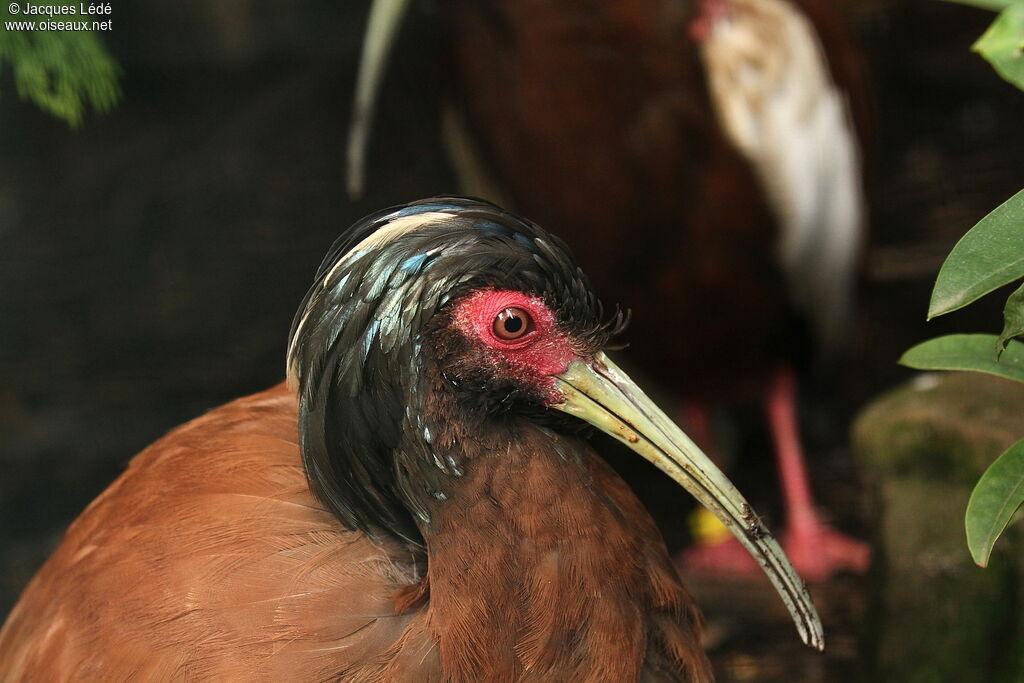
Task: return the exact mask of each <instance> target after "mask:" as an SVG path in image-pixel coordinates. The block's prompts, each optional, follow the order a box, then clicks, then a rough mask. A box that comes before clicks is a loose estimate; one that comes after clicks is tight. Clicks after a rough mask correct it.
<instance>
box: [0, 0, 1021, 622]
mask: <svg viewBox="0 0 1024 683" xmlns="http://www.w3.org/2000/svg"><path fill="white" fill-rule="evenodd" d="M844 6H845V11H846V13H847V16H848V17H849V20H850V22H851V26H852V28H853V30H854V32H855V33H856V34H857V36H858V37H859V39H860V41H861V43H862V45H863V48H864V50H865V53H866V56H867V57H866V58H867V62H868V65H869V69H870V82H871V87H872V94H873V97H874V103H873V105H874V113H875V133H876V134H875V139H874V141H873V144H872V147H871V150H870V155H869V156H870V159H871V164H870V169H871V177H870V182H869V186H870V189H871V194H872V210H871V213H872V231H873V235H872V245H871V249H870V251H869V254H868V258H867V263H866V275H865V285H864V290H863V298H862V314H861V316H860V324H859V325H858V330H857V333H856V338H855V339H854V340H853V341H854V344H853V347H854V351H853V354H852V356H851V358H850V360H849V363H848V365H847V367H846V372H845V375H846V381H845V382H844V384H843V385H842V386H843V389H842V392H841V394H840V395H839V396H838V398H840V399H841V400H840V405H841V409H840V410H839V412H838V413H837V414H838V417H837V418H836V419H835V420H834V421H833V423H832V424H834V425H838V426H836V427H833V428H832V429H831V431H832V437H833V438H832V441H833V442H834V443H833V444H832V445H833V446H835V444H836V443H838V444H839V446H840V447H839V448H838V455H836V454H835V452H836V448H832V449H831V452H833V455H831V456H829V458H830V459H826V465H825V467H824V469H823V471H822V472H819V473H817V474H816V477H817V478H818V479H819V480H821V479H824V480H825V481H826V484H827V482H828V480H829V477H832V478H833V479H838V478H840V477H842V478H843V480H844V481H845V482H847V483H845V484H843V485H842V486H838V487H837V488H836V496H839V497H840V498H841V499H842V500H846V499H850V504H849V505H847V506H844V509H843V512H841V513H839V514H838V516H839V517H840V518H842V517H843V515H844V514H845V515H846V516H847V517H850V518H851V521H850V522H849V525H852V527H853V528H854V529H855V530H858V527H859V530H860V531H862V532H863V531H864V525H865V524H867V520H868V518H867V517H866V516H865V515H864V514H863V512H864V511H862V510H859V509H858V508H857V501H856V500H855V499H854V498H855V494H856V488H855V485H854V488H853V489H851V488H850V486H851V485H850V484H849V482H848V480H849V479H851V478H852V479H853V480H854V481H855V476H854V474H853V473H852V472H851V470H850V464H849V462H850V461H849V458H843V452H842V451H843V449H842V447H841V446H842V444H844V443H845V429H846V421H847V419H848V418H849V416H850V415H851V414H852V413H853V412H854V411H855V410H856V408H857V407H858V406H860V405H862V404H863V403H865V402H866V401H867V400H869V399H870V397H871V396H873V395H875V394H877V393H878V392H880V391H882V390H884V389H886V388H887V387H890V386H892V385H894V384H895V383H897V382H898V381H899V380H900V379H901V378H904V377H906V376H909V371H907V370H905V369H901V368H900V367H898V366H897V365H896V362H895V361H896V359H897V358H898V356H899V354H900V353H901V352H902V351H903V350H905V349H906V348H907V347H909V346H910V345H912V344H913V343H915V342H917V341H920V340H922V339H924V338H926V337H929V336H933V335H937V334H940V333H943V332H949V331H956V330H962V331H968V330H971V331H996V330H998V328H999V326H1000V318H999V309H1000V302H999V301H998V300H996V299H995V298H993V297H990V299H992V301H989V302H987V303H985V304H984V305H981V306H978V307H975V308H973V309H970V310H969V311H967V312H965V313H961V314H957V315H955V316H949V319H941V320H939V321H937V322H934V323H930V324H929V325H927V326H926V325H925V324H924V312H925V309H926V307H927V302H928V295H929V292H930V286H931V282H932V280H933V279H934V275H935V273H936V272H937V269H938V266H939V265H940V264H941V261H942V258H943V257H944V255H945V254H946V252H947V251H948V250H949V248H950V247H951V246H952V245H953V243H954V242H955V241H956V239H957V238H958V237H959V236H960V235H961V234H962V233H963V232H964V231H965V230H966V229H967V228H968V227H970V226H971V225H973V224H974V222H976V221H977V220H978V219H980V218H981V217H982V216H984V215H985V214H986V213H987V212H988V211H989V210H991V209H992V208H994V207H995V206H996V205H998V204H999V203H1000V202H1002V201H1003V200H1005V199H1006V198H1008V197H1009V196H1011V195H1012V194H1013V193H1014V192H1015V191H1017V190H1018V189H1020V186H1021V184H1022V174H1021V173H1020V167H1021V154H1020V152H1021V150H1022V149H1024V147H1022V144H1021V143H1022V142H1024V127H1022V126H1021V125H1020V123H1021V121H1024V95H1022V94H1021V93H1019V92H1018V91H1016V90H1015V89H1014V88H1013V87H1012V86H1010V85H1008V84H1007V83H1005V82H1003V81H1002V80H1001V79H1000V78H999V77H998V76H997V75H995V73H994V72H993V71H992V70H991V69H990V68H989V67H988V65H987V64H986V63H985V62H984V61H983V60H981V58H980V57H978V56H977V55H974V54H972V53H971V52H969V47H970V45H971V43H972V42H973V41H974V40H975V39H976V38H977V36H978V35H980V34H981V32H982V31H983V30H984V28H985V26H986V25H987V23H988V22H989V21H991V18H992V16H993V15H992V14H990V13H988V12H984V11H980V10H972V9H967V8H962V7H958V6H956V5H952V4H947V3H943V2H937V1H932V0H914V1H906V2H896V1H892V2H884V1H881V0H879V1H876V2H864V3H856V2H853V1H852V0H851V1H849V2H846V3H845V4H844ZM366 9H367V8H366V5H365V3H362V2H359V3H351V2H350V3H337V2H330V1H328V0H303V1H302V2H284V0H278V1H276V2H256V1H255V0H231V1H230V2H229V1H225V2H219V3H210V6H208V7H203V6H195V7H191V6H189V5H188V4H187V3H180V2H171V1H169V0H153V1H151V2H148V3H124V4H120V3H119V4H118V5H117V6H116V7H114V13H113V15H112V19H113V21H114V24H113V25H114V30H113V31H112V32H110V33H106V34H104V35H103V38H104V40H105V41H106V42H107V45H108V47H109V48H110V49H111V51H112V52H113V54H114V56H115V58H116V59H117V60H118V62H119V63H120V65H121V66H122V68H123V76H124V79H123V85H124V99H123V101H122V102H121V104H120V105H119V106H118V107H117V109H115V110H114V111H113V112H112V113H110V114H109V115H106V116H103V117H99V118H97V117H91V118H90V119H89V120H87V121H86V123H85V125H84V126H83V127H82V128H81V130H79V131H72V130H70V129H69V128H68V127H67V126H66V125H65V124H63V123H61V122H59V121H56V120H53V119H51V118H49V117H48V116H46V115H45V114H42V113H41V112H39V111H38V110H37V109H35V108H34V107H33V106H31V105H29V104H27V103H23V102H20V101H19V100H18V98H17V96H16V93H15V91H14V88H13V83H12V79H11V75H10V72H9V69H7V70H5V71H3V72H2V73H0V93H2V98H0V615H4V614H6V612H7V611H8V609H9V608H10V606H11V605H12V604H13V602H14V600H15V599H16V597H17V594H18V591H19V590H20V589H21V587H22V586H23V585H24V584H25V582H26V581H27V580H28V579H29V578H30V577H31V575H32V573H33V572H34V571H35V570H36V569H37V568H38V566H39V565H40V564H41V563H42V561H43V560H44V558H45V556H46V554H47V553H48V552H49V551H50V550H52V548H53V547H54V546H55V544H56V543H57V542H58V540H59V538H60V534H61V532H62V530H63V528H64V527H65V526H66V525H67V523H68V522H70V520H72V519H73V518H74V517H75V515H77V514H78V512H79V511H80V510H81V509H82V508H83V507H84V506H85V505H86V504H87V503H88V502H89V501H90V500H91V499H92V498H93V497H94V496H95V495H97V494H98V493H99V492H100V491H101V490H102V489H103V488H104V487H105V486H106V485H107V484H108V483H109V482H110V480H111V479H113V478H114V477H115V476H116V475H117V473H118V472H119V471H121V469H122V468H123V467H124V465H125V463H126V462H127V461H128V459H129V458H130V457H131V456H132V455H133V454H134V453H136V452H137V451H138V450H140V449H141V448H143V447H144V446H145V445H146V444H148V443H149V442H151V441H153V440H154V439H155V438H156V437H158V436H159V435H161V434H162V433H164V432H165V431H166V430H167V429H169V428H171V427H173V426H175V425H177V424H179V423H181V422H183V421H185V420H187V419H189V418H192V417H194V416H196V415H198V414H200V413H202V412H203V411H205V410H208V409H209V408H212V407H214V406H216V405H218V404H220V403H222V402H224V401H226V400H228V399H231V398H234V397H237V396H239V395H243V394H247V393H251V392H253V391H257V390H259V389H262V388H264V387H266V386H269V385H271V384H274V383H276V382H278V381H279V380H280V379H281V378H282V375H283V369H284V344H285V339H286V336H287V332H288V328H289V324H290V321H291V317H292V314H293V313H294V309H295V307H296V306H297V304H298V302H299V300H300V299H301V296H302V294H303V293H304V291H305V289H306V287H307V285H308V284H309V282H310V281H311V278H312V275H313V272H314V270H315V268H316V266H317V264H318V263H319V260H320V258H321V257H322V255H323V253H324V252H325V251H326V249H327V247H328V245H329V244H330V243H331V242H332V241H333V239H334V238H335V237H336V236H337V235H338V234H339V233H340V232H341V231H342V230H343V229H344V228H345V227H347V226H348V225H349V224H350V223H351V222H352V221H354V220H355V219H357V218H359V217H361V216H362V215H364V214H366V213H369V212H370V211H373V210H376V209H378V208H381V207H383V206H387V205H391V204H395V203H399V202H405V201H409V200H412V199H415V198H419V197H423V196H427V195H431V194H438V193H447V192H452V191H455V190H456V189H457V188H456V185H455V181H454V177H453V174H452V173H451V170H450V169H449V167H448V165H447V162H446V160H445V157H444V154H443V151H442V148H441V145H440V141H439V135H438V127H439V126H438V107H437V93H438V92H440V91H442V90H443V85H444V73H443V69H442V67H441V66H440V60H437V59H434V57H435V56H436V55H437V53H438V50H439V48H440V46H441V44H442V41H443V28H444V22H443V21H442V20H441V18H440V17H439V16H438V15H437V10H436V8H435V7H434V6H432V5H431V4H430V3H421V4H420V5H418V6H416V7H415V8H414V10H413V14H412V18H411V20H410V21H408V22H407V24H406V26H405V28H404V29H403V31H402V40H401V45H400V47H399V49H398V51H397V54H396V55H395V57H394V58H393V60H392V63H391V68H390V70H389V75H388V77H387V80H386V82H385V88H384V93H383V97H382V101H381V103H380V107H379V116H378V119H377V125H376V129H375V132H374V135H373V137H372V141H371V146H370V160H371V161H370V171H369V174H368V183H369V191H368V193H367V195H366V197H365V198H364V199H363V200H362V201H359V202H351V201H349V199H348V198H347V197H346V195H345V192H344V169H343V158H344V156H343V147H344V138H345V134H346V129H347V122H348V114H349V106H350V94H351V92H352V87H353V79H354V70H355V65H356V58H357V55H358V50H359V44H360V39H361V34H362V31H363V26H364V21H365V14H366ZM547 227H549V228H550V229H552V230H553V231H555V232H557V230H558V227H557V226H547ZM606 297H607V298H613V293H611V296H608V295H606ZM833 398H835V397H833ZM825 440H826V441H827V439H825ZM829 463H832V464H831V465H830V464H829ZM769 471H770V470H769ZM741 484H742V482H741ZM741 488H742V485H741ZM851 491H852V493H851ZM825 495H826V496H827V495H828V487H827V486H826V493H825ZM843 496H846V498H845V499H844V498H842V497H843ZM829 502H830V503H832V504H834V503H835V501H829ZM840 502H842V501H840ZM651 504H652V505H657V501H656V500H655V501H652V503H651ZM670 541H671V542H672V543H673V545H677V544H678V542H681V538H679V539H677V538H674V537H673V538H671V539H670Z"/></svg>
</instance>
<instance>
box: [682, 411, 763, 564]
mask: <svg viewBox="0 0 1024 683" xmlns="http://www.w3.org/2000/svg"><path fill="white" fill-rule="evenodd" d="M679 417H680V422H681V423H682V425H683V428H684V429H686V432H687V433H688V434H689V435H690V438H692V439H693V440H694V442H695V443H696V444H697V445H698V446H700V447H701V449H702V450H703V451H704V452H705V453H707V454H708V456H709V457H710V458H711V459H712V460H714V461H715V462H716V463H717V464H718V465H719V466H721V460H720V459H719V455H718V452H717V448H716V447H715V439H714V433H713V431H712V429H711V420H710V418H709V415H708V410H707V407H706V406H704V405H702V404H700V403H692V402H688V403H685V404H683V407H682V410H681V411H680V415H679ZM690 525H691V527H694V545H693V546H691V547H689V548H687V549H686V550H684V551H682V552H681V553H680V554H679V555H678V556H677V557H676V561H677V562H678V563H679V566H680V567H681V568H682V569H683V570H684V571H686V572H695V573H699V574H730V575H733V576H750V577H756V576H758V575H760V574H761V568H760V567H759V566H758V564H757V562H755V561H754V559H753V558H752V557H751V556H750V554H749V553H748V552H747V551H746V549H745V548H744V547H743V546H742V545H741V544H740V542H739V541H737V540H736V539H735V538H734V537H733V535H732V533H730V532H729V530H728V529H726V528H725V527H724V526H722V525H721V523H719V522H718V520H716V519H714V516H713V515H712V514H711V513H710V512H708V511H707V510H705V509H704V508H697V510H696V511H694V512H693V513H692V514H691V516H690ZM701 529H703V533H702V532H701Z"/></svg>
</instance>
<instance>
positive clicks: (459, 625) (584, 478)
mask: <svg viewBox="0 0 1024 683" xmlns="http://www.w3.org/2000/svg"><path fill="white" fill-rule="evenodd" d="M516 431H517V432H518V440H517V441H516V442H514V443H513V444H512V445H511V446H507V447H502V448H500V449H493V448H488V447H487V446H486V445H484V444H481V443H480V442H473V443H474V444H475V447H476V449H477V452H475V453H472V452H470V453H466V454H465V455H466V459H465V460H464V462H465V473H464V475H463V476H462V477H461V478H459V479H458V481H457V483H456V484H455V485H454V489H453V490H452V493H451V495H450V496H449V497H448V499H447V500H446V501H443V502H439V503H438V504H437V506H436V509H435V510H434V511H433V513H432V518H431V522H430V524H429V525H427V526H426V528H424V536H425V539H426V542H427V549H428V554H429V569H428V580H429V584H430V605H429V615H428V624H429V628H430V629H431V630H432V631H433V632H434V634H435V635H436V637H437V638H438V641H439V645H440V656H441V665H442V668H443V670H444V671H445V673H446V675H448V676H449V677H450V678H452V679H454V680H512V679H515V680H522V679H524V678H525V679H527V680H530V679H533V680H580V681H584V680H587V681H589V680H608V681H626V680H636V679H637V678H638V677H639V676H640V674H641V672H647V673H651V672H662V673H665V674H668V676H669V678H670V679H673V680H693V681H701V680H707V679H708V678H709V676H710V674H709V670H708V666H707V660H706V659H705V658H704V655H703V652H702V651H701V649H700V645H699V641H700V625H699V616H698V614H697V612H696V609H695V608H694V606H693V603H692V601H691V600H690V598H689V596H688V595H687V593H686V591H685V589H684V588H683V587H682V585H681V584H680V582H679V579H678V577H677V575H676V573H675V571H674V569H673V568H672V566H671V564H670V562H669V559H668V556H667V553H666V551H665V547H664V543H663V541H662V540H661V537H660V535H659V533H658V531H657V529H656V528H655V527H654V524H653V522H652V521H651V519H650V517H649V516H648V514H647V512H646V511H645V510H644V509H643V507H642V506H641V505H640V503H639V502H638V501H637V500H636V498H635V497H634V496H633V494H632V492H631V491H630V490H629V489H628V487H627V486H626V484H625V483H624V482H623V481H622V480H621V479H619V478H618V476H617V475H615V474H614V473H613V472H612V471H611V470H610V468H609V467H608V466H607V465H606V464H605V463H604V462H603V461H602V460H600V459H599V458H598V457H597V456H596V455H595V454H593V452H592V451H591V450H590V449H589V448H588V447H587V446H586V445H585V444H584V443H583V442H581V441H577V440H574V439H569V438H564V437H561V436H558V435H556V434H554V433H553V432H550V431H548V430H546V429H543V428H540V427H536V426H533V425H528V424H523V425H517V430H516Z"/></svg>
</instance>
